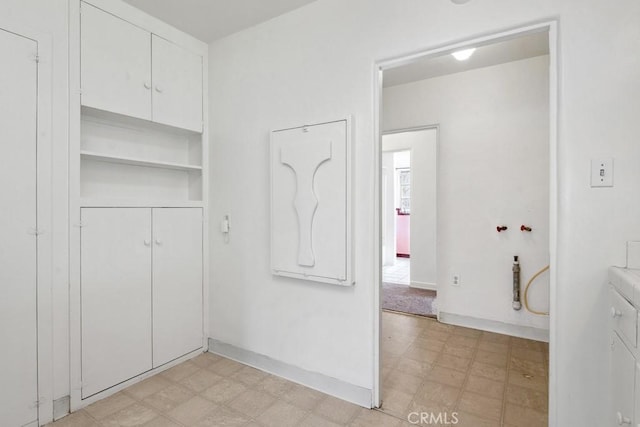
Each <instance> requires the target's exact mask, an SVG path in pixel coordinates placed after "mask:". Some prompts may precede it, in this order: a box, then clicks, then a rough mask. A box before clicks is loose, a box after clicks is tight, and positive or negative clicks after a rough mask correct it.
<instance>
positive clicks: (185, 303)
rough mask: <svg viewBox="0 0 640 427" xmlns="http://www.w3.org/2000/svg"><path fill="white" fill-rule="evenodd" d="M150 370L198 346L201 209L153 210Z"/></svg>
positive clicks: (201, 336)
mask: <svg viewBox="0 0 640 427" xmlns="http://www.w3.org/2000/svg"><path fill="white" fill-rule="evenodd" d="M153 238H154V242H153V245H154V246H153V366H154V367H157V366H160V365H163V364H165V363H167V362H169V361H171V360H173V359H175V358H177V357H180V356H182V355H184V354H186V353H189V352H190V351H193V350H196V349H198V348H200V347H202V339H203V331H202V209H199V208H157V209H153Z"/></svg>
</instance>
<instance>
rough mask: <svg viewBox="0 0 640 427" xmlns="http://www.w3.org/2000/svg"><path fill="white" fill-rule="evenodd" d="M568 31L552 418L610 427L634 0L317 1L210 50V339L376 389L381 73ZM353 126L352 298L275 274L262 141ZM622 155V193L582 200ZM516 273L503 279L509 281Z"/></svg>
mask: <svg viewBox="0 0 640 427" xmlns="http://www.w3.org/2000/svg"><path fill="white" fill-rule="evenodd" d="M549 19H559V22H560V34H559V51H560V74H559V86H560V93H559V105H558V107H559V129H558V134H559V146H558V152H557V155H558V161H559V167H558V174H559V176H558V182H559V193H558V198H557V202H558V207H559V217H558V253H557V259H558V265H555V266H554V268H555V270H556V274H557V277H558V284H557V294H556V300H555V305H556V307H557V311H556V312H555V313H554V316H555V317H554V319H553V321H554V322H555V323H556V324H557V328H555V329H553V328H552V331H553V332H554V333H555V337H554V338H555V340H554V342H553V343H552V346H551V347H552V352H553V353H554V354H555V355H556V356H555V359H552V361H551V366H552V378H551V384H552V385H554V384H557V389H552V390H551V393H552V396H553V397H555V398H554V400H553V402H552V406H551V417H552V420H555V425H557V426H568V425H585V426H601V425H606V424H608V422H607V421H606V420H607V416H606V413H607V405H606V404H605V403H604V402H606V400H607V388H606V384H607V369H606V365H607V355H608V350H607V346H606V344H605V343H606V337H607V320H606V319H607V317H606V316H607V313H606V309H605V308H606V307H605V305H606V304H604V301H605V300H606V295H607V294H606V278H607V266H609V265H611V264H619V265H620V264H622V265H624V262H625V245H624V242H625V241H626V240H629V239H640V222H639V221H638V220H637V218H638V217H639V216H640V202H639V201H638V197H637V193H638V191H637V188H638V184H637V183H638V182H640V168H638V167H637V159H638V158H640V144H638V143H637V141H638V140H640V120H638V119H637V114H638V113H637V112H638V111H640V81H639V80H638V78H637V76H638V74H639V73H640V56H638V55H630V54H629V52H635V51H637V50H638V40H639V39H640V3H639V2H637V1H636V0H620V1H617V2H605V1H601V0H586V1H585V0H582V1H578V0H540V1H536V2H531V1H526V0H495V1H491V2H484V1H478V0H471V1H470V2H468V3H467V4H465V5H456V4H453V3H452V2H450V1H444V0H443V1H438V2H425V1H423V0H398V1H392V2H391V1H387V0H350V1H349V2H345V1H343V0H318V1H316V2H314V3H311V4H310V5H308V6H306V7H304V8H301V9H298V10H296V11H293V12H291V13H289V14H287V15H284V16H281V17H279V18H276V19H273V20H271V21H269V22H267V23H264V24H262V25H260V26H257V27H254V28H251V29H248V30H246V31H242V32H240V33H237V34H235V35H233V36H230V37H228V38H225V39H223V40H220V41H218V42H216V43H213V44H212V45H211V48H210V61H211V69H210V86H211V93H210V96H211V126H212V132H211V143H212V150H211V162H212V164H211V166H212V177H211V178H212V186H211V196H212V200H213V203H212V209H211V222H212V225H214V226H213V227H212V230H216V229H217V227H215V224H218V222H219V221H220V220H221V219H222V216H223V215H224V214H229V215H230V216H231V225H232V228H231V234H230V242H229V243H228V244H227V243H225V241H224V238H223V236H222V235H221V234H214V235H213V236H212V247H211V257H212V259H211V263H212V282H213V283H212V289H211V333H212V335H213V337H214V338H216V339H219V340H222V341H226V342H229V343H233V344H235V345H238V346H241V347H244V348H247V349H250V350H253V351H255V352H258V353H262V354H266V355H269V356H270V357H272V358H274V359H278V360H280V361H284V362H286V363H289V364H293V365H297V366H302V367H305V368H307V369H309V370H313V371H316V372H320V373H323V374H325V375H329V376H332V377H334V378H339V379H342V380H343V381H347V382H352V383H354V384H359V385H362V386H364V387H368V388H370V387H372V386H373V377H374V374H373V372H374V367H373V362H372V361H373V359H372V353H373V343H374V340H373V318H374V313H373V312H372V307H373V295H374V292H373V288H374V286H376V284H375V283H373V265H374V257H376V256H377V255H376V254H375V253H374V241H373V236H374V227H376V224H375V223H374V211H375V209H376V207H375V206H374V193H373V190H374V176H375V167H374V159H375V153H374V148H373V147H374V144H373V141H372V139H373V135H374V122H373V117H372V112H373V111H374V106H373V103H374V99H373V79H374V63H375V62H376V61H379V60H384V59H388V58H393V57H398V56H400V55H404V54H408V53H411V52H417V51H420V50H424V49H427V48H434V47H438V46H443V45H446V44H448V43H451V42H457V41H461V40H465V39H468V38H472V37H476V36H478V35H485V34H489V33H494V32H497V31H500V30H505V29H511V28H514V27H518V26H522V25H525V24H529V23H532V22H540V21H544V20H549ZM349 114H353V115H354V119H355V120H354V124H355V126H354V128H355V129H354V130H355V141H354V142H355V147H354V155H355V192H354V194H355V197H354V206H355V211H356V212H355V216H356V218H357V221H356V224H355V239H356V240H355V241H356V259H355V263H356V280H357V283H356V285H355V286H354V287H352V288H338V287H333V286H328V285H321V284H313V283H306V282H302V281H295V280H283V279H279V278H274V277H273V276H272V275H271V274H270V272H269V218H268V212H269V188H268V181H269V179H268V178H269V170H268V165H269V155H268V153H269V151H268V145H269V142H268V141H269V130H271V129H281V128H282V127H285V126H296V125H300V124H304V123H314V122H317V121H324V120H332V119H335V118H340V117H344V116H346V115H349ZM597 156H611V157H614V158H615V162H616V163H615V183H616V184H615V187H613V188H605V189H591V188H590V187H589V164H590V159H591V158H593V157H597ZM508 273H509V272H508V270H507V272H506V274H508ZM556 410H557V417H556V416H555V414H556V412H555V411H556Z"/></svg>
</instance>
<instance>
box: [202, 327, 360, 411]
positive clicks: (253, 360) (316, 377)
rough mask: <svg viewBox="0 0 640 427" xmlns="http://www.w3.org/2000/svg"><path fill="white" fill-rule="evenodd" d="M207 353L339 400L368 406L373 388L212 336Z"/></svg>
mask: <svg viewBox="0 0 640 427" xmlns="http://www.w3.org/2000/svg"><path fill="white" fill-rule="evenodd" d="M209 352H211V353H215V354H218V355H220V356H224V357H226V358H229V359H232V360H235V361H237V362H240V363H244V364H245V365H249V366H252V367H254V368H256V369H260V370H261V371H265V372H268V373H270V374H274V375H277V376H279V377H282V378H285V379H287V380H289V381H293V382H295V383H298V384H301V385H303V386H305V387H309V388H312V389H314V390H317V391H320V392H322V393H326V394H329V395H331V396H335V397H337V398H339V399H342V400H346V401H348V402H351V403H355V404H356V405H360V406H362V407H364V408H371V407H372V401H373V398H372V397H373V391H372V390H370V389H368V388H365V387H361V386H358V385H355V384H351V383H347V382H345V381H342V380H339V379H337V378H332V377H329V376H326V375H323V374H320V373H318V372H312V371H307V370H306V369H302V368H299V367H297V366H293V365H290V364H288V363H285V362H281V361H279V360H275V359H272V358H270V357H268V356H265V355H263V354H259V353H254V352H252V351H249V350H245V349H243V348H240V347H236V346H234V345H231V344H227V343H224V342H221V341H218V340H214V339H213V338H209Z"/></svg>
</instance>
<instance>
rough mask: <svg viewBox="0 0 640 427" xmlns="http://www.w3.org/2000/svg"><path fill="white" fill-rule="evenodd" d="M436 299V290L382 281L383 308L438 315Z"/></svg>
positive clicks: (421, 314)
mask: <svg viewBox="0 0 640 427" xmlns="http://www.w3.org/2000/svg"><path fill="white" fill-rule="evenodd" d="M435 300H436V291H430V290H426V289H417V288H412V287H410V286H407V285H398V284H395V283H382V308H383V309H384V310H392V311H400V312H402V313H409V314H417V315H418V316H427V317H436V307H435V304H434V303H435Z"/></svg>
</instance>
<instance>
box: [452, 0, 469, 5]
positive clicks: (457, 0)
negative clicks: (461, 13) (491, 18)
mask: <svg viewBox="0 0 640 427" xmlns="http://www.w3.org/2000/svg"><path fill="white" fill-rule="evenodd" d="M468 1H469V0H451V3H455V4H465V3H467V2H468Z"/></svg>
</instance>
